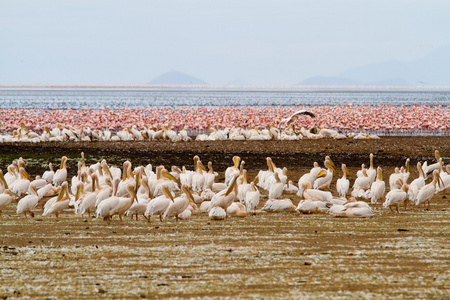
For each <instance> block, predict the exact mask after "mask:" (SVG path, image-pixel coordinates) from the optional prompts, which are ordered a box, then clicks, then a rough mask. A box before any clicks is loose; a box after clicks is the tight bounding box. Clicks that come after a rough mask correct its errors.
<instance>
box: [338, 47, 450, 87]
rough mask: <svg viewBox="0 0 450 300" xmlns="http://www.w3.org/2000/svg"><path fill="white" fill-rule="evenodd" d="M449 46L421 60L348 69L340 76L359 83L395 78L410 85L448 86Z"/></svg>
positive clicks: (449, 83)
mask: <svg viewBox="0 0 450 300" xmlns="http://www.w3.org/2000/svg"><path fill="white" fill-rule="evenodd" d="M449 66H450V46H445V47H441V48H438V49H437V50H435V51H433V52H431V53H430V54H428V55H427V56H425V57H423V58H422V59H419V60H416V61H411V62H402V61H387V62H381V63H374V64H369V65H365V66H361V67H358V68H353V69H349V70H347V71H345V72H343V73H341V74H340V76H342V77H345V78H349V79H353V80H358V81H361V82H383V81H385V80H387V79H389V78H396V80H402V81H403V82H408V83H410V84H412V85H450V72H449V71H448V68H449Z"/></svg>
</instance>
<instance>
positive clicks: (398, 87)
mask: <svg viewBox="0 0 450 300" xmlns="http://www.w3.org/2000/svg"><path fill="white" fill-rule="evenodd" d="M7 88H18V89H20V88H55V89H58V88H60V89H64V88H66V89H78V88H80V89H86V88H99V89H101V88H108V89H114V88H117V89H120V88H132V89H138V88H142V89H269V90H270V89H294V90H295V89H298V90H450V86H425V85H417V86H414V85H295V84H290V85H270V84H265V85H262V84H260V85H255V84H248V85H233V84H0V89H7Z"/></svg>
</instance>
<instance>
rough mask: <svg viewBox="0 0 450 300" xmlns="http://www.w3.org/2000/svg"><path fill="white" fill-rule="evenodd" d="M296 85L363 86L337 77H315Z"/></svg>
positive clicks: (354, 81)
mask: <svg viewBox="0 0 450 300" xmlns="http://www.w3.org/2000/svg"><path fill="white" fill-rule="evenodd" d="M296 85H361V83H360V82H358V81H356V80H352V79H348V78H343V77H337V76H336V77H332V76H315V77H310V78H307V79H305V80H302V81H300V82H299V83H297V84H296Z"/></svg>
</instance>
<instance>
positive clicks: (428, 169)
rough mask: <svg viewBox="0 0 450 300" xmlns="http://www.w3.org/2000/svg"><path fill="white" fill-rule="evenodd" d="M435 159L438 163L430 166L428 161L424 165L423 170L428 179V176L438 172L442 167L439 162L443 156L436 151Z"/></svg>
mask: <svg viewBox="0 0 450 300" xmlns="http://www.w3.org/2000/svg"><path fill="white" fill-rule="evenodd" d="M434 157H435V159H436V162H435V163H434V164H431V165H428V161H425V162H424V163H423V165H422V170H423V172H424V173H425V177H427V176H428V174H430V173H431V172H433V171H434V170H438V169H439V167H440V162H439V160H440V159H441V156H440V155H439V151H438V150H434Z"/></svg>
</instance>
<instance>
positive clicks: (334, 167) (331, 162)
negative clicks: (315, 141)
mask: <svg viewBox="0 0 450 300" xmlns="http://www.w3.org/2000/svg"><path fill="white" fill-rule="evenodd" d="M328 162H329V163H330V164H331V166H332V169H333V170H336V166H335V165H334V162H333V161H332V160H331V158H328Z"/></svg>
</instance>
